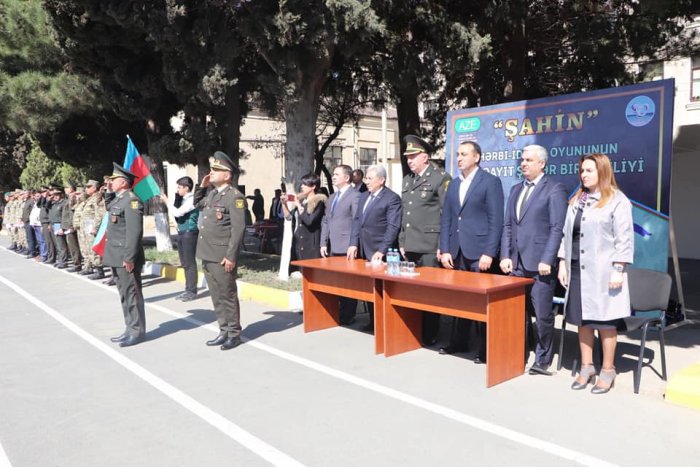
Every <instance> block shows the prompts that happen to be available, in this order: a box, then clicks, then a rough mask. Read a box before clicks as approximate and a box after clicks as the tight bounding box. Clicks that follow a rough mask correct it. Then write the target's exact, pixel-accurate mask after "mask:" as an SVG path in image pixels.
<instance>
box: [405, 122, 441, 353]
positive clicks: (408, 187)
mask: <svg viewBox="0 0 700 467" xmlns="http://www.w3.org/2000/svg"><path fill="white" fill-rule="evenodd" d="M404 142H405V143H406V150H405V151H404V156H406V161H407V162H408V167H409V168H410V169H411V173H410V174H408V175H406V176H405V177H404V178H403V186H402V188H401V203H402V207H403V219H402V221H401V232H400V233H399V248H400V250H401V254H402V255H403V256H404V257H405V258H406V259H407V260H408V261H413V262H414V263H416V266H430V267H439V260H438V255H439V252H438V243H439V240H440V214H441V212H442V205H443V203H444V201H445V193H446V192H447V186H448V185H449V183H450V180H451V179H452V177H450V176H449V175H448V174H447V173H445V171H444V170H442V169H441V168H440V167H438V166H437V165H436V164H435V163H434V162H432V161H431V160H430V156H429V154H430V153H432V152H433V147H432V146H431V145H430V144H429V143H427V142H426V141H424V140H422V139H421V138H419V137H418V136H414V135H407V136H405V137H404ZM439 327H440V315H438V314H435V313H423V343H425V344H426V345H433V344H435V342H436V341H437V336H438V331H439Z"/></svg>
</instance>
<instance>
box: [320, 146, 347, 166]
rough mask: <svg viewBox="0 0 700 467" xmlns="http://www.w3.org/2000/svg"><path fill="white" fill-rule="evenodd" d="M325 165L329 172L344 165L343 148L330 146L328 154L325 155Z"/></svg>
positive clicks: (327, 149) (327, 150)
mask: <svg viewBox="0 0 700 467" xmlns="http://www.w3.org/2000/svg"><path fill="white" fill-rule="evenodd" d="M323 163H324V164H325V166H326V168H327V169H328V170H331V171H332V170H333V168H334V167H336V166H338V165H340V164H342V163H343V147H342V146H329V147H327V148H326V152H324V153H323Z"/></svg>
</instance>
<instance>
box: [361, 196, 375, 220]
mask: <svg viewBox="0 0 700 467" xmlns="http://www.w3.org/2000/svg"><path fill="white" fill-rule="evenodd" d="M373 199H374V195H369V198H368V199H367V202H366V203H365V207H364V208H363V209H362V215H363V216H364V215H365V213H366V212H367V208H368V207H369V205H370V204H371V203H372V200H373Z"/></svg>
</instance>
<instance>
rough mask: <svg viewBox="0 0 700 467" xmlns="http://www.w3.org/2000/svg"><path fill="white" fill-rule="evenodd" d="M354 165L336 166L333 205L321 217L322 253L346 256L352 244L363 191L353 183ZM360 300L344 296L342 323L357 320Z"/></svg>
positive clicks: (341, 314) (323, 254) (341, 312)
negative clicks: (354, 224) (356, 315)
mask: <svg viewBox="0 0 700 467" xmlns="http://www.w3.org/2000/svg"><path fill="white" fill-rule="evenodd" d="M351 177H352V167H350V166H349V165H339V166H337V167H336V168H335V169H333V175H332V177H331V180H332V181H333V186H334V187H335V192H334V193H333V194H332V195H331V196H330V198H329V199H328V206H329V208H327V209H326V215H325V216H323V220H322V221H321V256H322V257H324V258H325V257H327V256H344V255H346V254H347V251H348V247H349V246H350V233H351V231H352V221H353V219H355V214H356V213H357V202H358V199H359V197H360V192H359V191H357V190H355V189H353V187H352V185H351V184H350V179H351ZM356 309H357V300H355V299H353V298H345V297H341V298H340V324H352V322H353V321H355V312H356Z"/></svg>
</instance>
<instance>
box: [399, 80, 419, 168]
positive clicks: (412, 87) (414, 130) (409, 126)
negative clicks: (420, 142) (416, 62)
mask: <svg viewBox="0 0 700 467" xmlns="http://www.w3.org/2000/svg"><path fill="white" fill-rule="evenodd" d="M406 84H407V85H405V86H403V87H402V88H401V89H399V90H398V96H397V98H396V115H397V118H398V123H399V140H400V142H401V146H400V147H401V152H400V154H401V172H402V174H403V175H404V176H406V175H407V174H408V173H410V171H411V169H409V168H408V163H407V162H406V157H405V156H404V155H403V153H404V151H405V149H406V145H405V143H404V141H403V138H404V136H406V135H411V134H412V135H417V136H420V116H419V115H418V95H419V94H420V91H419V89H418V86H417V84H416V82H415V80H410V83H406Z"/></svg>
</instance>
